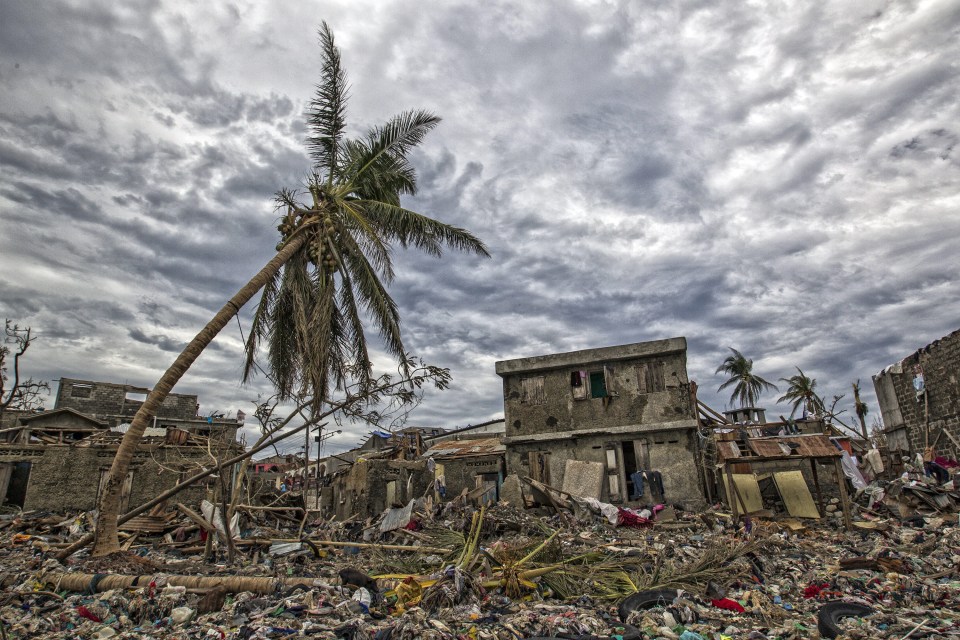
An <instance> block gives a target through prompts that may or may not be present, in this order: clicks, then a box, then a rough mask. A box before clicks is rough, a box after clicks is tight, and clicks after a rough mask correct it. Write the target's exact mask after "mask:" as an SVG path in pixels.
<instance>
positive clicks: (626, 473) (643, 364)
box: [496, 338, 705, 508]
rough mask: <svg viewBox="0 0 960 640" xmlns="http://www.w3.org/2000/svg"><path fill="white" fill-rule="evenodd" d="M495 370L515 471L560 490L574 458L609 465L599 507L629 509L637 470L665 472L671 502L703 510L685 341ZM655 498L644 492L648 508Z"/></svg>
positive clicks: (506, 364)
mask: <svg viewBox="0 0 960 640" xmlns="http://www.w3.org/2000/svg"><path fill="white" fill-rule="evenodd" d="M496 367H497V374H498V375H500V376H501V377H502V378H503V392H504V415H505V419H506V438H505V443H506V445H507V470H508V472H509V473H518V474H520V475H529V476H531V477H534V478H537V479H541V480H542V481H544V482H547V483H548V484H551V485H552V486H555V487H560V486H562V483H563V474H564V471H565V468H566V461H567V460H580V461H587V462H596V463H602V464H603V465H604V481H603V490H602V493H603V496H602V497H601V499H603V500H606V501H611V502H625V501H629V498H630V496H631V494H632V493H633V487H632V483H631V481H630V475H631V474H632V473H633V472H634V471H638V470H646V471H659V472H660V473H661V474H662V476H663V482H664V493H665V495H666V499H667V501H669V502H671V503H680V504H683V505H684V506H688V507H690V508H694V507H696V506H700V505H702V504H704V502H705V501H704V498H703V492H702V489H701V486H700V484H701V483H700V474H699V472H698V470H697V467H696V460H697V446H698V443H697V440H696V433H695V429H696V424H697V423H696V414H695V408H694V407H693V405H692V402H691V393H690V383H689V380H688V378H687V370H686V339H684V338H671V339H668V340H657V341H652V342H641V343H635V344H629V345H622V346H618V347H605V348H600V349H587V350H583V351H576V352H571V353H562V354H553V355H547V356H536V357H532V358H520V359H517V360H508V361H503V362H498V363H497V365H496ZM611 452H612V453H611ZM531 454H543V456H544V457H543V458H536V457H533V456H531ZM537 460H540V461H539V462H537ZM531 465H538V466H541V467H544V468H543V469H532V468H531ZM649 499H650V494H649V492H646V495H645V496H644V498H643V501H640V503H641V504H643V503H644V502H645V501H648V500H649Z"/></svg>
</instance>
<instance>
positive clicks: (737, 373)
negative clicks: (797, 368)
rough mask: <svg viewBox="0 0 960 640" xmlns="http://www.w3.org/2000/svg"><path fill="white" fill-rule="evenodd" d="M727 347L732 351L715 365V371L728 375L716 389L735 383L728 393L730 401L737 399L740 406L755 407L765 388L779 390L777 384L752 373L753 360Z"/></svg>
mask: <svg viewBox="0 0 960 640" xmlns="http://www.w3.org/2000/svg"><path fill="white" fill-rule="evenodd" d="M728 349H730V351H732V352H733V353H732V354H731V355H729V356H727V359H726V360H724V361H723V364H721V365H720V366H719V367H717V370H716V373H723V374H726V375H728V376H730V378H729V379H728V380H727V381H726V382H724V383H723V384H722V385H720V387H719V388H718V389H717V391H723V390H724V389H726V388H727V387H729V386H731V385H735V386H734V387H733V393H732V394H730V402H734V401H739V402H740V407H741V408H743V407H755V406H757V402H758V401H759V400H760V394H761V393H763V391H764V390H765V389H772V390H773V391H779V389H777V385H775V384H773V383H772V382H767V381H766V380H764V379H763V378H761V377H760V376H758V375H756V374H755V373H753V360H750V359H748V358H746V357H745V356H744V355H743V354H742V353H740V352H739V351H737V350H736V349H734V348H733V347H728Z"/></svg>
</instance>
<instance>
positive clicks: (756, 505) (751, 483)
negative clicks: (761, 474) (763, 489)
mask: <svg viewBox="0 0 960 640" xmlns="http://www.w3.org/2000/svg"><path fill="white" fill-rule="evenodd" d="M730 482H733V487H732V489H731V487H730ZM737 494H739V497H740V500H741V503H742V506H743V508H744V510H746V512H747V513H748V514H749V513H755V512H757V511H763V499H762V498H761V497H760V485H759V484H757V477H756V476H755V475H753V474H752V473H733V472H732V471H731V470H730V469H729V465H728V469H727V496H728V499H729V496H734V495H737ZM731 506H735V505H731Z"/></svg>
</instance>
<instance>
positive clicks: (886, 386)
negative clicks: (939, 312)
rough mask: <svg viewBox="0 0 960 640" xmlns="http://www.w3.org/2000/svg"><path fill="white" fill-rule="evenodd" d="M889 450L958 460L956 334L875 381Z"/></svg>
mask: <svg viewBox="0 0 960 640" xmlns="http://www.w3.org/2000/svg"><path fill="white" fill-rule="evenodd" d="M873 387H874V389H875V390H876V393H877V402H878V403H879V404H880V412H881V414H882V415H883V424H884V433H885V435H886V441H887V447H888V448H889V450H890V451H891V452H892V451H899V452H901V453H903V454H905V455H907V454H915V453H920V452H922V451H923V450H924V449H926V448H927V447H929V446H933V447H934V449H936V450H937V452H938V453H940V454H943V453H946V454H947V455H948V456H949V457H951V458H953V459H955V460H957V459H960V330H957V331H954V332H953V333H951V334H950V335H948V336H946V337H944V338H941V339H939V340H937V341H935V342H932V343H930V344H928V345H927V346H925V347H923V348H921V349H918V350H916V351H914V352H913V353H912V354H910V355H909V356H907V357H906V358H903V359H902V360H899V361H898V362H895V363H894V364H891V365H890V366H888V367H886V368H884V369H883V370H882V371H880V372H879V373H877V374H876V375H875V376H873Z"/></svg>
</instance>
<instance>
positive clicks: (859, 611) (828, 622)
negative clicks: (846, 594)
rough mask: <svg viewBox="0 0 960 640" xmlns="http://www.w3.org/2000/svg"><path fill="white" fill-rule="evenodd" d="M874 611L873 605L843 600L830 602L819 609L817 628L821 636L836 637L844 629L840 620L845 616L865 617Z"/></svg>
mask: <svg viewBox="0 0 960 640" xmlns="http://www.w3.org/2000/svg"><path fill="white" fill-rule="evenodd" d="M872 613H874V610H873V607H868V606H867V605H864V604H858V603H856V602H843V601H841V600H838V601H835V602H828V603H826V604H825V605H823V606H822V607H820V610H819V611H817V630H819V631H820V637H821V638H836V637H837V636H839V635H840V634H841V633H843V630H842V629H841V628H840V624H839V623H840V621H841V620H843V619H844V618H865V617H867V616H869V615H871V614H872Z"/></svg>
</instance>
